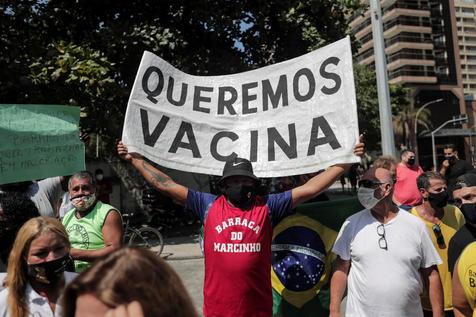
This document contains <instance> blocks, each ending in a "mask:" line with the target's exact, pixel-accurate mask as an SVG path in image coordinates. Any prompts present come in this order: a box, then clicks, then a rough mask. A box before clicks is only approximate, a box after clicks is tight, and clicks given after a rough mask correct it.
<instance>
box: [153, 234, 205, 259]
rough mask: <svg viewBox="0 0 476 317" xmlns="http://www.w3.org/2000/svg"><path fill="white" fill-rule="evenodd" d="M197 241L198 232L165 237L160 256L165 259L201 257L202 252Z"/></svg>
mask: <svg viewBox="0 0 476 317" xmlns="http://www.w3.org/2000/svg"><path fill="white" fill-rule="evenodd" d="M198 241H199V239H198V233H195V234H191V235H188V236H184V237H171V238H166V239H165V246H164V250H163V251H162V254H161V255H160V256H161V257H162V258H164V259H165V260H167V261H174V260H191V259H201V258H203V254H202V251H201V250H200V245H199V243H198Z"/></svg>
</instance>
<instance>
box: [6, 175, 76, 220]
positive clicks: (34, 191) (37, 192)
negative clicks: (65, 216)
mask: <svg viewBox="0 0 476 317" xmlns="http://www.w3.org/2000/svg"><path fill="white" fill-rule="evenodd" d="M66 183H67V179H66V178H65V177H64V176H57V177H51V178H45V179H42V180H38V181H24V182H17V183H10V184H3V185H1V186H0V189H1V191H2V192H6V193H9V192H21V193H23V194H25V195H26V196H27V197H28V198H30V199H31V200H32V201H33V203H35V205H36V208H37V209H38V212H39V213H40V215H42V216H45V217H57V216H58V210H59V207H60V204H61V197H62V195H63V193H64V191H65V190H66Z"/></svg>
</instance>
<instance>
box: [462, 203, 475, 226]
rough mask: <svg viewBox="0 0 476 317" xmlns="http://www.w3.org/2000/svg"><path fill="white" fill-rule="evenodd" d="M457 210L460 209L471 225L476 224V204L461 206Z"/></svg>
mask: <svg viewBox="0 0 476 317" xmlns="http://www.w3.org/2000/svg"><path fill="white" fill-rule="evenodd" d="M459 209H461V212H462V213H463V215H464V218H465V219H466V221H467V222H469V223H471V224H473V225H474V224H476V204H462V205H461V207H459Z"/></svg>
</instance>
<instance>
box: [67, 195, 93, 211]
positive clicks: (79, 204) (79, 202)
mask: <svg viewBox="0 0 476 317" xmlns="http://www.w3.org/2000/svg"><path fill="white" fill-rule="evenodd" d="M95 202H96V195H95V194H91V195H86V196H81V197H76V198H73V199H71V203H72V204H73V206H74V207H75V208H76V209H77V210H78V211H84V210H87V209H88V208H89V207H91V206H92V205H93V204H94V203H95Z"/></svg>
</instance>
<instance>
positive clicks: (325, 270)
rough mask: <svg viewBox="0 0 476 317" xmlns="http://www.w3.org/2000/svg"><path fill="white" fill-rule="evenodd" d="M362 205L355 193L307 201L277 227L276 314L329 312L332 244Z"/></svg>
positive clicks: (273, 277) (273, 272) (273, 274)
mask: <svg viewBox="0 0 476 317" xmlns="http://www.w3.org/2000/svg"><path fill="white" fill-rule="evenodd" d="M362 209H363V207H362V206H361V205H360V204H359V202H358V200H357V198H356V197H353V198H347V199H342V200H333V201H326V202H317V203H310V204H304V205H302V206H300V207H298V209H297V213H296V214H295V215H293V216H290V217H287V218H285V219H284V220H283V221H281V222H280V223H279V224H278V225H277V226H276V227H275V228H274V232H273V244H272V256H273V264H272V267H271V280H272V285H273V315H274V316H328V315H329V282H330V281H329V278H330V273H331V263H332V261H333V260H334V255H333V254H332V253H331V250H332V246H333V244H334V241H335V239H336V237H337V233H338V232H339V229H340V227H341V225H342V223H343V222H344V221H345V219H346V218H347V217H349V216H350V215H352V214H353V213H355V212H357V211H359V210H362Z"/></svg>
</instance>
